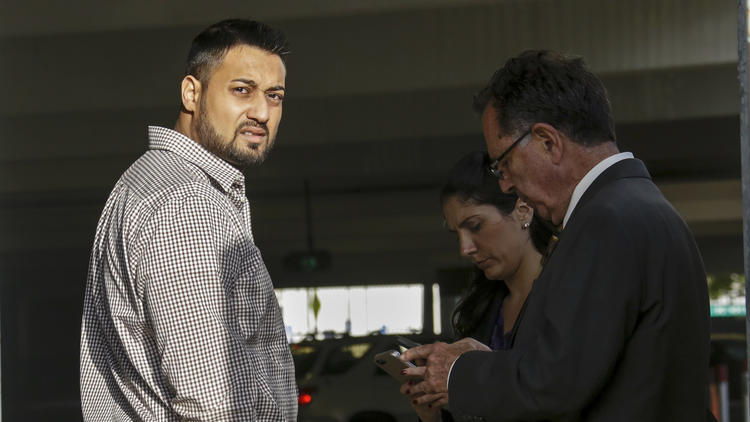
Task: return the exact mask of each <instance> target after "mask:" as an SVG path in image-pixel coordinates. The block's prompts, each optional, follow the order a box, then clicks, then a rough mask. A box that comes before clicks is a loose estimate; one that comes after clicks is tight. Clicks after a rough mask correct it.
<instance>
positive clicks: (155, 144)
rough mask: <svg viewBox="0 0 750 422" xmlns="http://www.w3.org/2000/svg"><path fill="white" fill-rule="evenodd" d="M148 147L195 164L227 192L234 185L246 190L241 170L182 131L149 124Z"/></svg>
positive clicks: (243, 190)
mask: <svg viewBox="0 0 750 422" xmlns="http://www.w3.org/2000/svg"><path fill="white" fill-rule="evenodd" d="M148 147H149V149H161V150H166V151H171V152H173V153H175V154H177V155H179V156H180V157H182V158H184V159H185V160H187V161H189V162H191V163H193V164H195V165H196V166H198V167H199V168H200V169H201V170H203V171H204V172H205V173H206V174H207V175H208V176H209V177H211V178H212V179H214V180H216V181H217V182H218V183H219V185H220V186H221V187H222V189H224V191H225V192H229V190H230V189H231V188H232V186H235V187H239V188H240V190H241V191H242V193H243V194H244V192H245V176H244V175H243V174H242V172H241V171H239V170H237V169H236V168H234V167H232V165H231V164H229V163H227V162H226V161H224V160H222V159H221V158H219V157H218V156H216V155H215V154H213V153H211V152H209V151H208V150H207V149H205V148H204V147H203V146H202V145H200V144H199V143H198V142H196V141H194V140H192V139H190V138H188V137H187V136H185V135H183V134H182V133H180V132H177V131H175V130H172V129H167V128H165V127H160V126H149V127H148Z"/></svg>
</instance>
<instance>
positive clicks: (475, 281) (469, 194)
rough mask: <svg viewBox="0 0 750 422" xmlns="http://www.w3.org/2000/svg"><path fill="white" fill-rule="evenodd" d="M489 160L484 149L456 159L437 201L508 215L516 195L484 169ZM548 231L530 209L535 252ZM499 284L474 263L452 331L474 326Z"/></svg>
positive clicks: (547, 225)
mask: <svg viewBox="0 0 750 422" xmlns="http://www.w3.org/2000/svg"><path fill="white" fill-rule="evenodd" d="M489 162H490V157H489V156H488V155H487V153H486V152H484V151H475V152H471V153H469V154H467V155H465V156H463V157H462V158H461V159H460V160H458V162H457V163H456V164H455V165H454V166H453V169H452V170H451V172H450V174H449V175H448V180H447V182H446V183H445V184H444V185H443V189H442V190H441V191H440V202H441V203H443V204H445V202H446V201H447V200H448V199H449V198H453V197H455V198H458V199H460V200H461V201H463V202H467V203H472V204H476V205H485V204H486V205H492V206H494V207H495V208H497V210H498V211H499V212H500V214H501V215H503V216H507V215H510V213H511V212H513V210H514V209H515V207H516V202H517V201H518V196H516V194H514V193H504V192H503V191H502V190H501V189H500V186H499V185H498V183H497V178H496V177H495V176H492V175H490V173H489V172H488V171H487V165H488V164H489ZM552 234H553V230H552V227H551V225H550V223H548V222H546V221H544V220H542V219H541V218H540V217H538V216H537V215H536V213H534V217H533V218H532V220H531V225H530V226H529V236H530V237H531V242H532V243H533V244H534V248H535V249H536V250H537V251H538V252H539V253H541V254H544V252H545V251H546V249H547V245H548V244H549V241H550V238H551V237H552ZM502 284H503V283H502V282H501V281H498V280H488V279H487V278H486V277H485V276H484V273H483V272H482V271H481V270H479V269H478V268H476V267H474V271H473V274H472V282H471V284H470V285H469V289H468V292H467V293H466V294H465V295H464V297H463V298H462V299H461V301H460V302H459V303H458V305H457V306H456V309H455V310H454V311H453V317H452V322H453V330H454V332H455V333H456V334H458V335H459V336H460V337H467V336H469V335H471V334H472V333H473V332H474V330H476V328H477V326H478V325H479V324H480V323H481V322H482V319H483V318H484V314H485V312H486V311H487V309H488V308H489V306H490V305H491V304H492V301H493V300H494V299H495V295H496V293H497V291H498V289H501V288H504V287H503V285H502Z"/></svg>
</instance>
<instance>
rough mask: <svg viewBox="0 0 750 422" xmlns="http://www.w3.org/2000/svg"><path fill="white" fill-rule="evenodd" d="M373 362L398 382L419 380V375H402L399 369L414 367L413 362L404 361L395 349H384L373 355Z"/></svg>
mask: <svg viewBox="0 0 750 422" xmlns="http://www.w3.org/2000/svg"><path fill="white" fill-rule="evenodd" d="M375 364H376V365H378V366H379V367H380V368H381V369H383V370H384V371H385V372H387V373H388V374H389V375H390V376H392V377H393V378H395V379H396V380H397V381H398V382H399V383H401V384H403V383H405V382H407V381H410V380H421V379H422V378H421V377H417V376H413V375H403V374H401V371H403V370H404V369H406V368H414V367H415V366H414V364H413V363H411V362H404V361H403V360H401V353H399V352H398V351H397V350H386V351H385V352H380V353H378V354H377V355H375Z"/></svg>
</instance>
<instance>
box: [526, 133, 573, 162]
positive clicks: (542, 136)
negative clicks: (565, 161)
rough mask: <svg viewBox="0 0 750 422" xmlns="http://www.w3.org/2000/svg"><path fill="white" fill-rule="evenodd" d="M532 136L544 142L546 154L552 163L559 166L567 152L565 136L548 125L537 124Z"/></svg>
mask: <svg viewBox="0 0 750 422" xmlns="http://www.w3.org/2000/svg"><path fill="white" fill-rule="evenodd" d="M531 133H532V136H534V137H535V138H537V139H539V140H541V141H542V144H541V145H542V148H543V150H544V153H545V154H546V155H547V156H548V157H549V159H550V161H552V163H554V164H558V163H559V162H560V161H561V160H562V157H563V153H564V152H565V143H564V142H563V140H564V138H565V135H564V134H563V133H562V132H560V131H559V130H557V129H555V127H554V126H552V125H550V124H548V123H535V124H534V127H533V128H532V129H531Z"/></svg>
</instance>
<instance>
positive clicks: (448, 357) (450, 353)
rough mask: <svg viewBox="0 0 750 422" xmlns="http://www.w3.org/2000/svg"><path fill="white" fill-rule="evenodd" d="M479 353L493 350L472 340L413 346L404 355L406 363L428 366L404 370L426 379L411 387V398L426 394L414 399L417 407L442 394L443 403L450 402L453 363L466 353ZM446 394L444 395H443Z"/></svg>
mask: <svg viewBox="0 0 750 422" xmlns="http://www.w3.org/2000/svg"><path fill="white" fill-rule="evenodd" d="M472 350H479V351H484V352H489V351H491V350H490V348H489V347H487V346H485V345H484V344H482V343H480V342H478V341H476V340H474V339H473V338H471V337H467V338H464V339H461V340H459V341H457V342H455V343H451V344H446V343H433V344H425V345H423V346H418V347H413V348H411V349H409V350H407V351H406V352H404V353H403V354H402V355H401V359H402V360H405V361H419V360H420V359H422V360H424V361H425V366H418V367H416V368H408V369H405V370H404V374H406V375H415V376H418V377H422V378H424V380H423V381H421V382H419V383H416V384H414V385H412V386H411V387H410V388H409V389H408V390H409V393H408V394H409V395H411V396H413V395H415V394H417V393H423V394H424V395H423V396H421V397H419V398H417V399H415V400H416V402H417V403H416V404H427V403H430V402H433V401H435V397H436V395H441V400H440V401H441V402H447V400H448V372H449V371H450V369H451V366H452V365H453V362H455V361H456V359H458V357H459V356H461V355H462V354H463V353H465V352H468V351H472ZM443 394H444V396H442V395H443Z"/></svg>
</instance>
